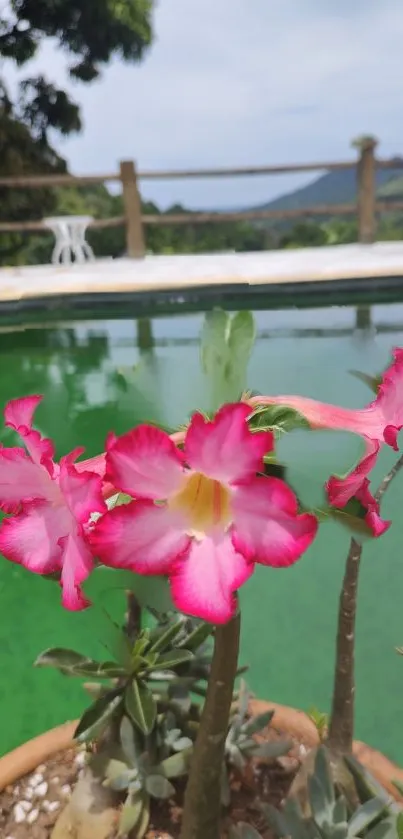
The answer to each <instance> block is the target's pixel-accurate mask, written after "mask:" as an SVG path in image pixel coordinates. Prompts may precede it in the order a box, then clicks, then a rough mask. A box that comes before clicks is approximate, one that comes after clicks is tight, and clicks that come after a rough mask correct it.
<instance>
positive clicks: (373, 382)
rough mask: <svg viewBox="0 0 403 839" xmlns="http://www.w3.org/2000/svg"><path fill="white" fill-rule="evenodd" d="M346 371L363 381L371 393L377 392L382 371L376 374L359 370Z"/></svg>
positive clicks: (380, 382)
mask: <svg viewBox="0 0 403 839" xmlns="http://www.w3.org/2000/svg"><path fill="white" fill-rule="evenodd" d="M348 372H349V373H350V375H351V376H354V377H355V378H356V379H359V380H360V381H361V382H364V384H365V385H368V387H369V388H370V390H372V393H375V394H377V393H378V390H379V388H380V386H381V384H382V379H383V373H381V374H380V375H378V376H370V375H369V374H368V373H361V372H360V370H349V371H348Z"/></svg>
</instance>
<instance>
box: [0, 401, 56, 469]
mask: <svg viewBox="0 0 403 839" xmlns="http://www.w3.org/2000/svg"><path fill="white" fill-rule="evenodd" d="M41 401H42V396H25V397H24V398H22V399H12V400H11V402H8V403H7V405H6V407H5V409H4V420H5V424H6V425H7V426H8V427H9V428H13V429H14V430H15V431H17V433H18V434H19V435H20V437H21V438H22V439H23V441H24V444H25V446H26V448H27V450H28V452H29V454H30V455H31V457H32V460H33V461H34V463H38V464H43V465H44V466H45V468H46V469H47V470H48V472H49V473H50V474H51V475H53V468H52V467H53V464H52V460H53V458H54V456H55V448H54V445H53V443H52V441H51V440H49V439H48V438H47V437H42V435H41V434H40V433H39V431H34V430H33V429H32V419H33V416H34V413H35V410H36V408H37V406H38V405H39V403H40V402H41Z"/></svg>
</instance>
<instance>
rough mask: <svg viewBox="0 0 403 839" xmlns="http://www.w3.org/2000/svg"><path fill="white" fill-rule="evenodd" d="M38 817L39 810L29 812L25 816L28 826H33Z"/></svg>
mask: <svg viewBox="0 0 403 839" xmlns="http://www.w3.org/2000/svg"><path fill="white" fill-rule="evenodd" d="M38 816H39V810H31V812H30V813H28V815H27V822H28V823H29V824H33V823H34V822H36V820H37V818H38Z"/></svg>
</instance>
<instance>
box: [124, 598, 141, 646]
mask: <svg viewBox="0 0 403 839" xmlns="http://www.w3.org/2000/svg"><path fill="white" fill-rule="evenodd" d="M126 598H127V612H126V633H127V635H128V637H129V639H130V641H132V642H133V643H134V641H135V639H136V637H137V635H138V633H139V632H140V630H141V606H140V605H139V603H138V601H137V599H136V597H135V595H134V593H133V592H132V591H128V592H126Z"/></svg>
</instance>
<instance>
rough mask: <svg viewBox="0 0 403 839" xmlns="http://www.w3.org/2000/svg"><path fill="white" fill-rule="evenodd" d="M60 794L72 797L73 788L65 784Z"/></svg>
mask: <svg viewBox="0 0 403 839" xmlns="http://www.w3.org/2000/svg"><path fill="white" fill-rule="evenodd" d="M60 792H61V794H62V795H70V794H71V786H70V785H69V784H63V786H62V787H60Z"/></svg>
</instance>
